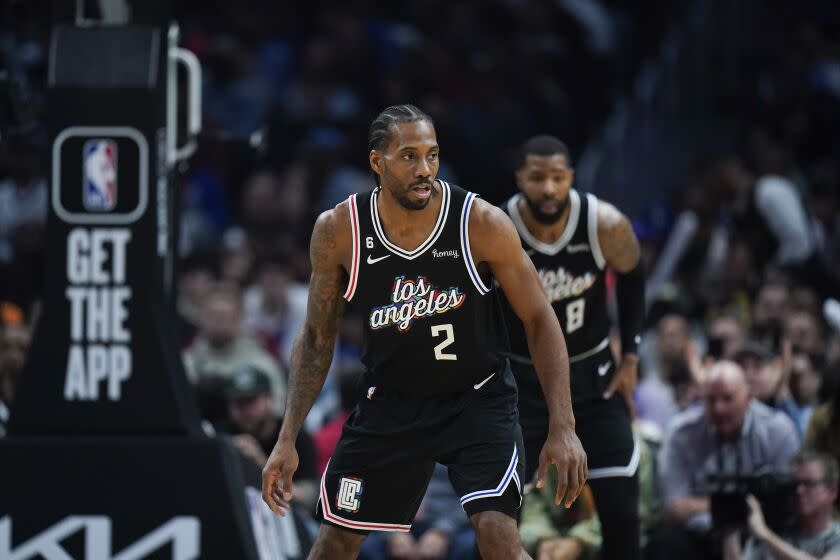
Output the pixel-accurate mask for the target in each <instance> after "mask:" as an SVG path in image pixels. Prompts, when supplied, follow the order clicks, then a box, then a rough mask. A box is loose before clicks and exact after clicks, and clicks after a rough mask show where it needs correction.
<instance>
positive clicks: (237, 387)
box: [216, 366, 318, 509]
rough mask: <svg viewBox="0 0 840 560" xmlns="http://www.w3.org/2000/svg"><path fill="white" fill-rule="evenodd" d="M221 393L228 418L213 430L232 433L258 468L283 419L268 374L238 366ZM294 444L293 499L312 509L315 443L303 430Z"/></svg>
mask: <svg viewBox="0 0 840 560" xmlns="http://www.w3.org/2000/svg"><path fill="white" fill-rule="evenodd" d="M225 396H226V397H227V409H228V417H227V420H226V421H222V422H221V423H219V425H217V427H216V428H217V430H218V431H219V432H221V433H230V434H233V443H234V445H236V447H237V448H238V449H239V451H240V452H241V453H242V454H243V455H244V456H245V457H247V458H248V459H250V460H252V461H253V462H254V464H255V465H256V466H257V467H259V468H260V469H262V467H263V466H264V465H265V462H266V460H267V459H268V455H269V454H270V453H271V450H272V448H274V444H275V443H276V442H277V437H278V436H279V435H280V427H281V426H282V425H283V418H282V417H279V416H277V415H276V414H275V413H274V411H273V406H274V402H275V400H276V397H275V395H274V394H273V393H272V389H271V382H270V380H269V378H268V375H267V374H266V373H265V372H263V371H261V370H259V369H258V368H256V367H253V366H242V367H239V368H237V369H236V371H235V372H234V373H233V375H232V376H231V377H230V379H229V380H228V385H227V388H226V391H225ZM295 447H296V448H297V452H298V457H299V460H300V463H299V464H298V469H297V471H295V478H294V499H295V501H296V502H297V503H298V504H299V505H301V506H302V507H304V508H306V509H310V508H314V507H315V501H316V500H317V497H318V479H317V475H316V474H315V446H314V445H313V444H312V438H311V437H310V436H309V433H308V432H307V431H306V430H301V431H300V434H298V438H297V441H296V442H295Z"/></svg>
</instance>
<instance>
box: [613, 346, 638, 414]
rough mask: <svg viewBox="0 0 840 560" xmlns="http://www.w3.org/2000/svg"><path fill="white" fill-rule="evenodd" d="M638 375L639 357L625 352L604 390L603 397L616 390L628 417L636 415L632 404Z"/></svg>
mask: <svg viewBox="0 0 840 560" xmlns="http://www.w3.org/2000/svg"><path fill="white" fill-rule="evenodd" d="M638 376H639V358H638V356H636V355H635V354H625V355H624V356H622V358H621V363H620V364H619V365H618V370H617V371H616V372H615V375H614V376H613V378H612V380H611V381H610V384H609V385H608V386H607V390H606V391H604V399H609V398H611V397H612V396H613V393H615V392H616V391H618V394H619V395H621V398H622V399H624V402H625V404H626V405H627V410H628V412H630V417H631V418H635V417H636V409H635V407H634V406H633V391H635V390H636V379H637V378H638Z"/></svg>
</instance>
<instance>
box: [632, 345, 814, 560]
mask: <svg viewBox="0 0 840 560" xmlns="http://www.w3.org/2000/svg"><path fill="white" fill-rule="evenodd" d="M703 396H704V406H703V407H702V408H701V407H696V408H692V409H689V410H687V411H685V412H683V413H681V414H679V415H677V416H676V417H675V418H674V419H673V421H672V423H671V425H670V426H669V429H668V432H667V434H666V436H665V441H664V443H663V446H662V449H661V450H660V454H659V462H658V472H659V477H660V487H661V491H662V500H663V505H664V514H665V518H666V521H667V523H665V524H663V525H661V526H660V527H659V528H658V529H657V530H656V531H655V533H654V535H653V536H652V538H651V542H650V543H649V545H648V558H650V559H651V560H659V559H662V560H665V559H667V560H673V559H674V558H679V559H680V560H689V559H694V558H697V559H698V560H699V559H706V558H711V557H713V551H714V549H715V547H714V545H713V542H712V536H711V532H710V531H711V515H710V509H709V495H710V491H711V488H710V486H709V482H708V475H709V474H711V473H720V472H723V473H730V474H735V473H736V471H737V472H739V473H745V474H746V473H751V472H754V471H755V470H756V469H758V468H761V467H766V466H778V467H784V466H786V465H787V464H788V462H789V461H790V459H791V457H793V455H794V454H795V453H796V451H797V449H798V447H799V440H798V438H797V436H796V431H795V428H794V427H793V424H792V423H791V421H790V420H789V419H788V418H787V417H786V416H785V415H784V414H781V413H779V412H775V411H773V410H772V409H770V408H768V407H767V406H765V405H763V404H761V403H760V402H758V401H757V400H755V399H753V398H752V397H751V396H750V392H749V387H748V385H747V382H746V379H745V378H744V372H743V370H741V368H740V366H738V365H737V364H735V363H734V362H729V361H721V362H717V363H716V364H714V365H713V366H712V367H711V368H710V369H709V371H708V372H707V373H706V379H705V381H704V384H703Z"/></svg>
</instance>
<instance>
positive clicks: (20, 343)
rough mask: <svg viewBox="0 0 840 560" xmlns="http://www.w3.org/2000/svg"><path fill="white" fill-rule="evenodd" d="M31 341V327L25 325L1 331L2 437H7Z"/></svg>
mask: <svg viewBox="0 0 840 560" xmlns="http://www.w3.org/2000/svg"><path fill="white" fill-rule="evenodd" d="M30 339H31V335H30V332H29V327H28V326H27V325H25V324H24V323H20V324H16V325H6V326H4V327H2V330H0V437H3V436H5V435H6V424H7V423H8V422H9V407H10V406H11V404H12V401H13V400H14V398H15V391H16V389H17V386H18V383H19V382H20V376H21V374H22V373H23V365H24V361H25V360H26V351H27V350H28V349H29V342H30Z"/></svg>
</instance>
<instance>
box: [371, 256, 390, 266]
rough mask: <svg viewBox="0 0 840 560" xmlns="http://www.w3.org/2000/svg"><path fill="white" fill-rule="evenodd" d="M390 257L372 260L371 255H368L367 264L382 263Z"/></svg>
mask: <svg viewBox="0 0 840 560" xmlns="http://www.w3.org/2000/svg"><path fill="white" fill-rule="evenodd" d="M390 256H391V255H385V256H384V257H379V258H378V259H374V258H373V255H368V264H373V263H378V262H379V261H384V260H385V259H387V258H388V257H390Z"/></svg>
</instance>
